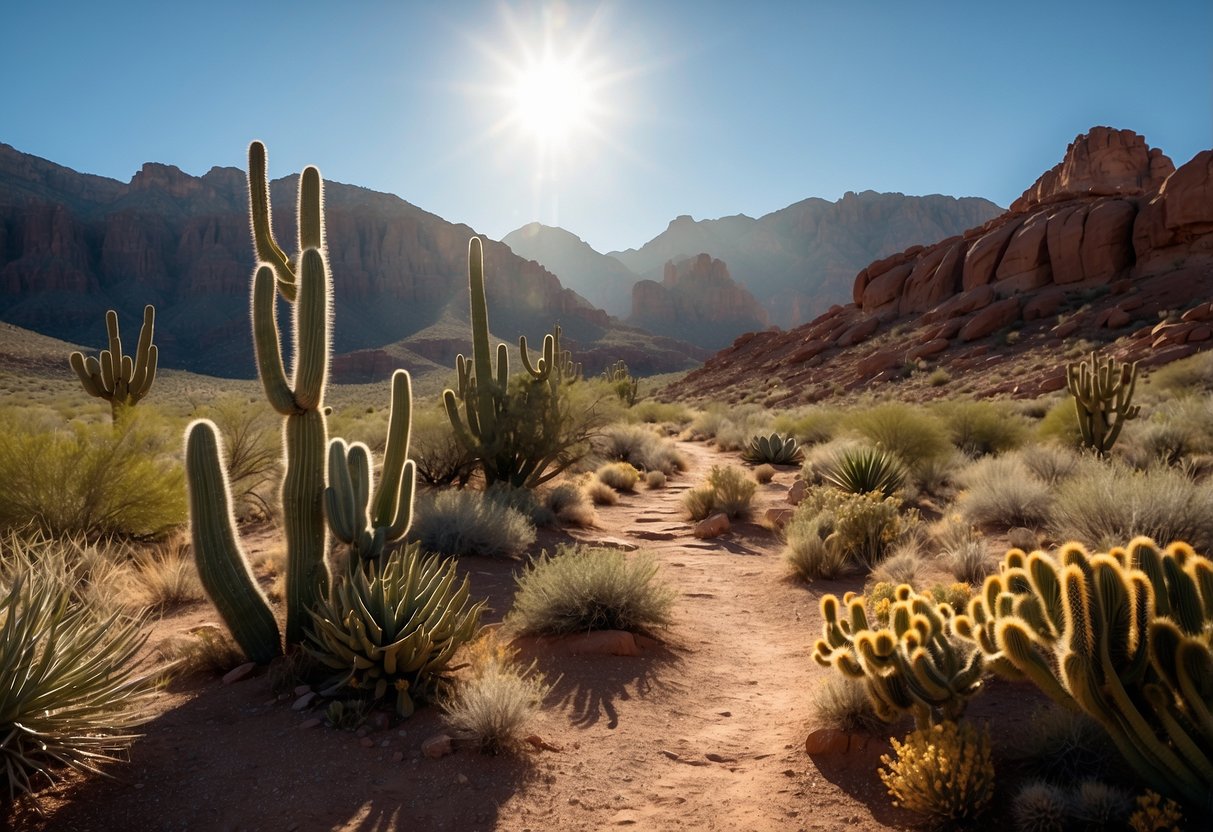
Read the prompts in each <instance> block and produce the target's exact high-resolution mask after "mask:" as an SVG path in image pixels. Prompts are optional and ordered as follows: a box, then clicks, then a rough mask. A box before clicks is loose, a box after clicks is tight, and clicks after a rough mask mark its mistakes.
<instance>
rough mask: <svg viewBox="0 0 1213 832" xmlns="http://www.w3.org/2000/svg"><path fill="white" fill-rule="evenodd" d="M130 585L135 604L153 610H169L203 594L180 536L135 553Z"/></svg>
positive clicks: (198, 598)
mask: <svg viewBox="0 0 1213 832" xmlns="http://www.w3.org/2000/svg"><path fill="white" fill-rule="evenodd" d="M132 584H133V589H134V593H135V599H136V601H137V603H138V606H141V607H150V608H152V609H156V610H168V609H171V608H173V607H178V606H180V605H182V604H188V603H190V602H191V601H201V600H203V599H204V598H205V597H206V595H205V593H204V592H203V590H202V582H201V580H199V578H198V567H197V566H196V565H195V564H194V559H193V557H191V556H190V554H189V553H188V552H187V551H186V543H185V540H183V539H182V538H176V539H174V540H171V541H169V542H168V543H166V544H165V545H162V546H159V547H157V548H156V549H154V550H152V551H149V552H141V553H140V554H138V555H136V556H135V559H134V574H133V576H132Z"/></svg>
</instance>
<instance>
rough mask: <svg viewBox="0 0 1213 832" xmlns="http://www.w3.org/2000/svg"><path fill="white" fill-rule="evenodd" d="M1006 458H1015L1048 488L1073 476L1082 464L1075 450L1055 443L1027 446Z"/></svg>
mask: <svg viewBox="0 0 1213 832" xmlns="http://www.w3.org/2000/svg"><path fill="white" fill-rule="evenodd" d="M1008 456H1017V457H1018V458H1019V459H1020V460H1021V461H1022V462H1023V464H1024V465H1026V466H1027V468H1028V470H1029V471H1031V472H1032V475H1033V476H1035V477H1036V478H1037V479H1038V480H1040V481H1041V482H1043V483H1044V484H1045V485H1048V486H1050V487H1051V486H1054V485H1057V483H1059V482H1061V481H1062V480H1065V479H1067V478H1069V477H1071V476H1073V475H1074V474H1075V473H1076V472H1077V471H1078V469H1079V466H1080V465H1081V463H1082V457H1081V456H1080V455H1079V454H1078V452H1077V451H1076V450H1074V449H1073V448H1072V447H1067V446H1065V445H1059V444H1057V443H1055V442H1042V443H1040V444H1036V445H1027V446H1025V447H1023V448H1021V449H1020V450H1018V451H1016V452H1015V453H1014V454H1013V455H1012V454H1008Z"/></svg>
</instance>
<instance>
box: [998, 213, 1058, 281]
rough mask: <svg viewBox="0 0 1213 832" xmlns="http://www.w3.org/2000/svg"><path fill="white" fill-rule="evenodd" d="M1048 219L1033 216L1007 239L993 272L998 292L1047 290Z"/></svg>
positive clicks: (1049, 274)
mask: <svg viewBox="0 0 1213 832" xmlns="http://www.w3.org/2000/svg"><path fill="white" fill-rule="evenodd" d="M1048 230H1049V217H1048V214H1047V213H1046V212H1044V211H1041V212H1039V213H1037V214H1034V215H1033V216H1032V217H1030V218H1029V219H1028V220H1027V222H1025V223H1024V224H1023V225H1022V226H1020V227H1019V229H1018V230H1017V231H1016V232H1015V234H1014V235H1013V236H1012V237H1011V242H1010V243H1008V244H1007V251H1006V254H1004V255H1003V257H1002V260H1001V261H999V263H998V268H997V269H996V270H995V272H994V279H995V282H996V283H997V284H998V288H999V291H1001V292H1004V293H1005V292H1008V291H1017V292H1022V291H1028V290H1031V289H1038V288H1040V287H1041V286H1047V285H1048V284H1049V282H1050V280H1051V279H1052V276H1053V274H1052V269H1051V266H1050V265H1049V246H1048Z"/></svg>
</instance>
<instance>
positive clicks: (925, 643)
mask: <svg viewBox="0 0 1213 832" xmlns="http://www.w3.org/2000/svg"><path fill="white" fill-rule="evenodd" d="M844 608H845V609H844ZM821 614H822V617H823V618H824V619H825V624H824V625H823V626H822V638H821V639H819V640H818V642H817V644H816V646H815V647H814V648H813V658H814V660H815V661H816V662H817V663H818V664H820V665H823V666H825V667H835V668H837V669H838V670H839V671H841V672H842V673H844V674H846V675H847V676H850V677H852V678H855V679H860V680H862V681H863V682H864V686H865V689H866V691H867V693H868V698H869V699H870V700H871V701H872V705H873V707H874V708H875V710H876V713H877V714H879V715H880V716H881V717H882V718H884V719H888V720H893V719H896V718H897V717H899V716H900V715H901V714H903V713H910V714H912V715H913V716H914V722H915V724H916V725H917V726H918V727H919V728H924V727H926V726H928V725H933V724H936V723H938V722H940V721H941V720H957V719H959V718H960V717H961V715H962V714H963V713H964V709H965V705H966V704H967V703H968V700H969V697H970V696H972V695H973V694H974V693H976V692H977V691H978V689H979V688H980V687H981V674H982V670H983V656H982V654H981V653H980V651H977V650H974V649H972V648H968V647H967V645H965V644H964V643H963V642H961V641H959V640H957V639H956V638H955V637H954V636H952V635H951V634H950V633H949V632H948V629H947V619H948V618H949V617H950V616H951V615H952V611H951V608H950V607H948V606H947V605H941V604H937V603H936V602H935V601H934V600H933V599H931V598H929V597H927V596H925V595H919V594H917V593H915V592H914V591H913V590H912V589H911V588H910V587H909V585H907V584H902V585H901V586H899V587H897V590H896V594H895V595H894V598H893V603H892V606H891V608H890V611H889V626H888V627H874V626H872V625H871V624H870V623H869V621H868V615H867V611H866V609H865V599H864V598H863V596H860V595H856V594H855V593H847V594H846V596H844V597H843V599H842V602H841V606H840V603H839V599H838V597H837V596H835V595H825V596H823V597H822V599H821Z"/></svg>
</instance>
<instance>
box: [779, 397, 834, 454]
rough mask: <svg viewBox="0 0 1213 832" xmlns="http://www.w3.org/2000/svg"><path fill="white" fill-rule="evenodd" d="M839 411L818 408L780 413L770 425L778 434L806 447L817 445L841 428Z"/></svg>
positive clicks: (829, 438)
mask: <svg viewBox="0 0 1213 832" xmlns="http://www.w3.org/2000/svg"><path fill="white" fill-rule="evenodd" d="M842 421H843V414H842V412H841V411H839V410H835V409H833V408H826V407H820V406H814V407H809V408H806V409H804V410H796V411H792V412H791V413H781V414H779V415H778V416H776V417H775V419H774V420H773V422H772V423H771V426H772V428H774V430H775V431H777V432H778V433H783V434H790V435H791V436H795V437H796V438H797V439H798V440H800V441H801V442H803V443H805V444H807V445H818V444H821V443H822V442H829V441H830V440H831V439H833V438H834V437H835V436H836V435H837V433H838V430H839V428H840V427H841V426H842Z"/></svg>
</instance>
